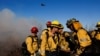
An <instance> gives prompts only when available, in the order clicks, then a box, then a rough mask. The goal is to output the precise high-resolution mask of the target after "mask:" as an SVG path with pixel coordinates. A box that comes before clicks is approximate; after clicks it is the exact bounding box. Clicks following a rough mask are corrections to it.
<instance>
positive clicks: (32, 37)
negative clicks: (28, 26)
mask: <svg viewBox="0 0 100 56" xmlns="http://www.w3.org/2000/svg"><path fill="white" fill-rule="evenodd" d="M28 37H30V38H31V39H32V43H33V42H34V37H37V36H32V35H29V36H28Z"/></svg>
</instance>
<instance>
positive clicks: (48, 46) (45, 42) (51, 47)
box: [40, 31, 58, 56]
mask: <svg viewBox="0 0 100 56" xmlns="http://www.w3.org/2000/svg"><path fill="white" fill-rule="evenodd" d="M47 33H48V35H49V36H48V38H47V34H46V31H43V32H42V34H41V45H40V53H41V56H46V51H49V52H53V51H56V48H57V44H58V37H57V35H54V34H52V33H51V32H50V31H48V32H47ZM53 35H54V37H53ZM54 40H55V41H54Z"/></svg>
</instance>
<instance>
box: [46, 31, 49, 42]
mask: <svg viewBox="0 0 100 56" xmlns="http://www.w3.org/2000/svg"><path fill="white" fill-rule="evenodd" d="M46 37H47V41H48V38H49V34H48V32H46Z"/></svg>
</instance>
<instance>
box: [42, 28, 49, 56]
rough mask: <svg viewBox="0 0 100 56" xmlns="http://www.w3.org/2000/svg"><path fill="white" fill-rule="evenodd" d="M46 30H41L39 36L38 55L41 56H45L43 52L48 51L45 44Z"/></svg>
mask: <svg viewBox="0 0 100 56" xmlns="http://www.w3.org/2000/svg"><path fill="white" fill-rule="evenodd" d="M47 32H48V29H45V30H43V32H42V34H41V44H40V53H41V56H46V55H45V50H49V48H48V44H47V34H46V33H47Z"/></svg>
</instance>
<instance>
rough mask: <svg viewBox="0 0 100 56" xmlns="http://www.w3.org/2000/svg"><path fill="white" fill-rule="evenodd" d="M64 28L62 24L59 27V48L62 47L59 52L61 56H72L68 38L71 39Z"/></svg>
mask: <svg viewBox="0 0 100 56" xmlns="http://www.w3.org/2000/svg"><path fill="white" fill-rule="evenodd" d="M63 29H64V27H63V25H62V24H60V27H59V36H60V40H59V46H60V51H59V56H69V55H70V48H69V43H68V42H67V41H66V38H67V37H69V33H68V32H65V31H63Z"/></svg>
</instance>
